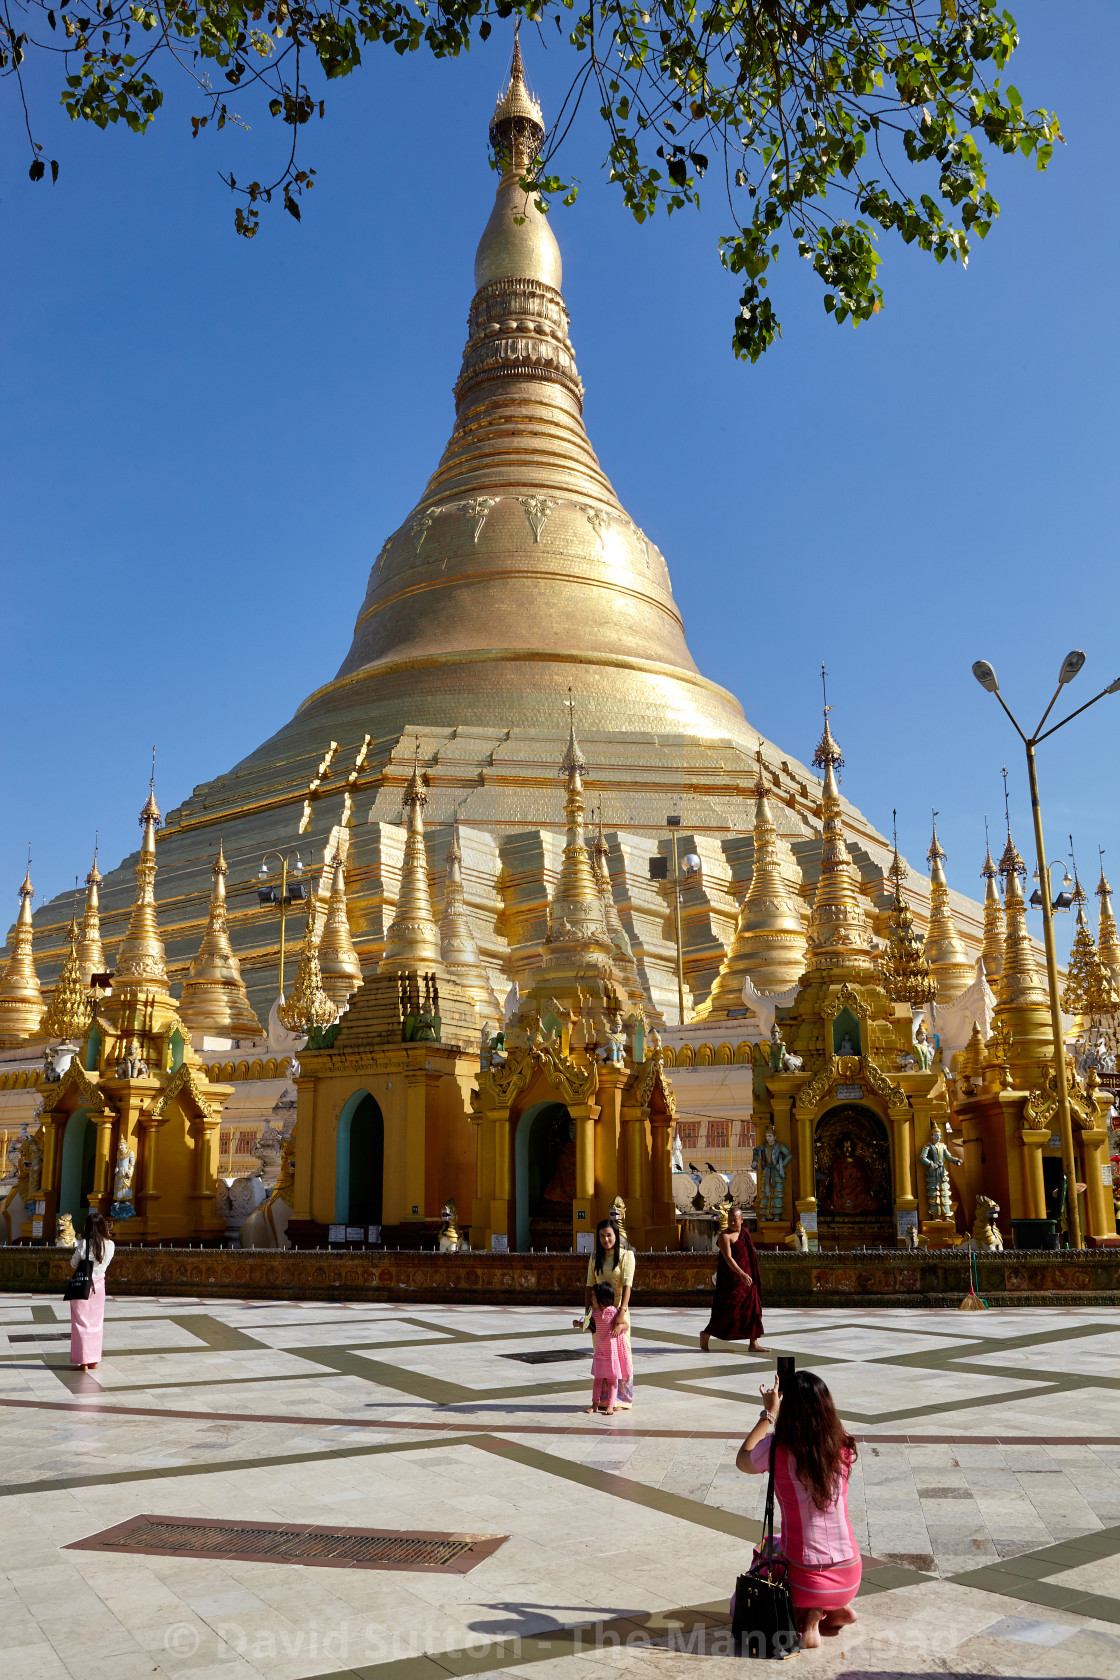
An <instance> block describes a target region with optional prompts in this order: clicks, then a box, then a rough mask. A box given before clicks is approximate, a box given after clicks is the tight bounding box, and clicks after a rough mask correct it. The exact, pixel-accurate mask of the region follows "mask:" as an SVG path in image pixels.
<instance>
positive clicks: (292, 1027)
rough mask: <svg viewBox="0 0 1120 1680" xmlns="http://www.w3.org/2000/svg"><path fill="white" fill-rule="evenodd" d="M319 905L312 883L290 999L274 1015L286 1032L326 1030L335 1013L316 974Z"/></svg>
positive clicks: (317, 973)
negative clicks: (313, 1029)
mask: <svg viewBox="0 0 1120 1680" xmlns="http://www.w3.org/2000/svg"><path fill="white" fill-rule="evenodd" d="M318 913H319V905H318V901H317V900H316V897H315V883H314V882H313V881H312V882H311V883H310V886H309V888H308V893H307V921H306V923H305V926H304V933H303V949H302V950H301V951H300V954H299V965H298V967H297V968H296V977H295V981H294V982H293V984H292V990H291V994H290V996H288V997H286V998H285V999H284V1001H283V1003H281V1004H279V1005H278V1006H277V1010H276V1013H277V1014H278V1015H279V1017H280V1020H281V1022H282V1023H283V1025H284V1026H286V1027H287V1029H288V1031H289V1032H302V1033H306V1032H310V1031H311V1028H312V1027H329V1026H330V1024H331V1022H332V1021H334V1020H335V1019H336V1018H337V1016H338V1010H337V1009H336V1008H335V1006H334V1004H333V1003H332V1002H331V1000H330V998H329V997H328V996H327V994H326V992H325V991H324V990H323V976H322V974H321V973H320V972H319V950H318V944H319V941H318V938H317V936H316V922H317V919H318Z"/></svg>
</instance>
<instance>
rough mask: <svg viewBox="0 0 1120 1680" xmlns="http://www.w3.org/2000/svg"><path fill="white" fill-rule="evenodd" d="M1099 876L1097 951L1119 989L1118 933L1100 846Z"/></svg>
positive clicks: (1119, 953)
mask: <svg viewBox="0 0 1120 1680" xmlns="http://www.w3.org/2000/svg"><path fill="white" fill-rule="evenodd" d="M1097 849H1098V851H1100V860H1101V878H1100V880H1099V881H1098V883H1097V898H1098V900H1099V901H1100V913H1099V915H1098V917H1097V952H1098V955H1099V956H1100V960H1101V964H1102V966H1103V968H1104V969H1105V971H1106V972H1107V974H1108V976H1109V979H1110V980H1111V981H1112V983H1113V985H1114V986H1116V987H1117V988H1118V989H1120V934H1118V933H1117V929H1116V917H1115V916H1114V915H1113V912H1112V888H1111V887H1110V886H1109V883H1108V880H1107V879H1106V877H1105V872H1104V852H1103V850H1101V848H1100V847H1098V848H1097Z"/></svg>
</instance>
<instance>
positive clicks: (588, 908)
mask: <svg viewBox="0 0 1120 1680" xmlns="http://www.w3.org/2000/svg"><path fill="white" fill-rule="evenodd" d="M564 704H565V705H566V706H567V708H568V745H567V747H566V749H565V752H564V756H563V758H562V759H561V760H560V774H561V775H563V776H567V778H568V793H567V797H566V799H565V801H564V821H565V828H566V833H565V836H564V861H563V863H562V864H561V866H560V879H559V881H558V882H557V883H556V892H555V894H554V895H553V899H552V914H551V918H550V920H551V925H550V929H549V943H550V944H558V945H566V944H571V943H573V942H574V943H577V944H586V943H588V942H589V943H590V945H591V946H594V947H595V948H597V949H599V950H601V951H603V952H604V953H605V952H609V951H610V948H611V942H610V939H609V937H608V935H607V930H606V925H605V923H604V920H603V904H602V899H601V897H600V894H599V885H598V882H597V881H596V879H595V874H594V870H593V868H592V863H591V857H590V854H589V852H588V849H587V845H586V843H585V841H584V837H583V816H584V804H583V780H582V777H583V772H584V771H585V770H586V769H587V764H586V761H585V759H584V756H583V753H582V752H581V750H580V745H579V742H578V741H577V740H576V706H575V700H574V699H573V698H572V691H571V688H569V689H568V698H567V700H566V701H565V702H564Z"/></svg>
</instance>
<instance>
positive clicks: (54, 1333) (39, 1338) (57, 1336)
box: [8, 1330, 70, 1342]
mask: <svg viewBox="0 0 1120 1680" xmlns="http://www.w3.org/2000/svg"><path fill="white" fill-rule="evenodd" d="M8 1340H9V1341H10V1342H68V1341H69V1340H70V1332H69V1330H29V1331H26V1332H24V1333H22V1334H21V1335H18V1336H13V1335H11V1334H9V1336H8Z"/></svg>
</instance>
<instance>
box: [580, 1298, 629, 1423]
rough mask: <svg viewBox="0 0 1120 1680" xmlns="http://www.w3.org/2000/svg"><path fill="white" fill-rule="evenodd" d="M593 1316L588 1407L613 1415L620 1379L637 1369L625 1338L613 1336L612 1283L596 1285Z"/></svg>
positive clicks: (592, 1308)
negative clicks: (631, 1358) (632, 1361)
mask: <svg viewBox="0 0 1120 1680" xmlns="http://www.w3.org/2000/svg"><path fill="white" fill-rule="evenodd" d="M591 1317H592V1320H593V1322H594V1325H595V1352H594V1355H593V1357H592V1360H591V1377H592V1383H591V1404H590V1406H589V1407H588V1408H587V1409H588V1411H589V1412H605V1413H606V1414H607V1416H608V1417H611V1416H613V1414H614V1413H615V1412H616V1411H617V1410H618V1407H617V1406H616V1405H615V1396H616V1395H617V1394H618V1384H619V1380H620V1379H622V1380H627V1381H628V1380H629V1379H630V1378H632V1377H633V1375H634V1369H633V1366H632V1365H631V1363H630V1350H629V1349H628V1348H627V1346H626V1337H625V1336H612V1335H611V1330H612V1328H613V1326H614V1321H615V1319H616V1318H617V1317H618V1308H617V1307H616V1306H615V1304H614V1290H613V1288H612V1287H611V1285H610V1284H609V1283H597V1284H596V1285H595V1288H594V1291H593V1302H592V1307H591ZM600 1385H602V1386H600Z"/></svg>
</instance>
